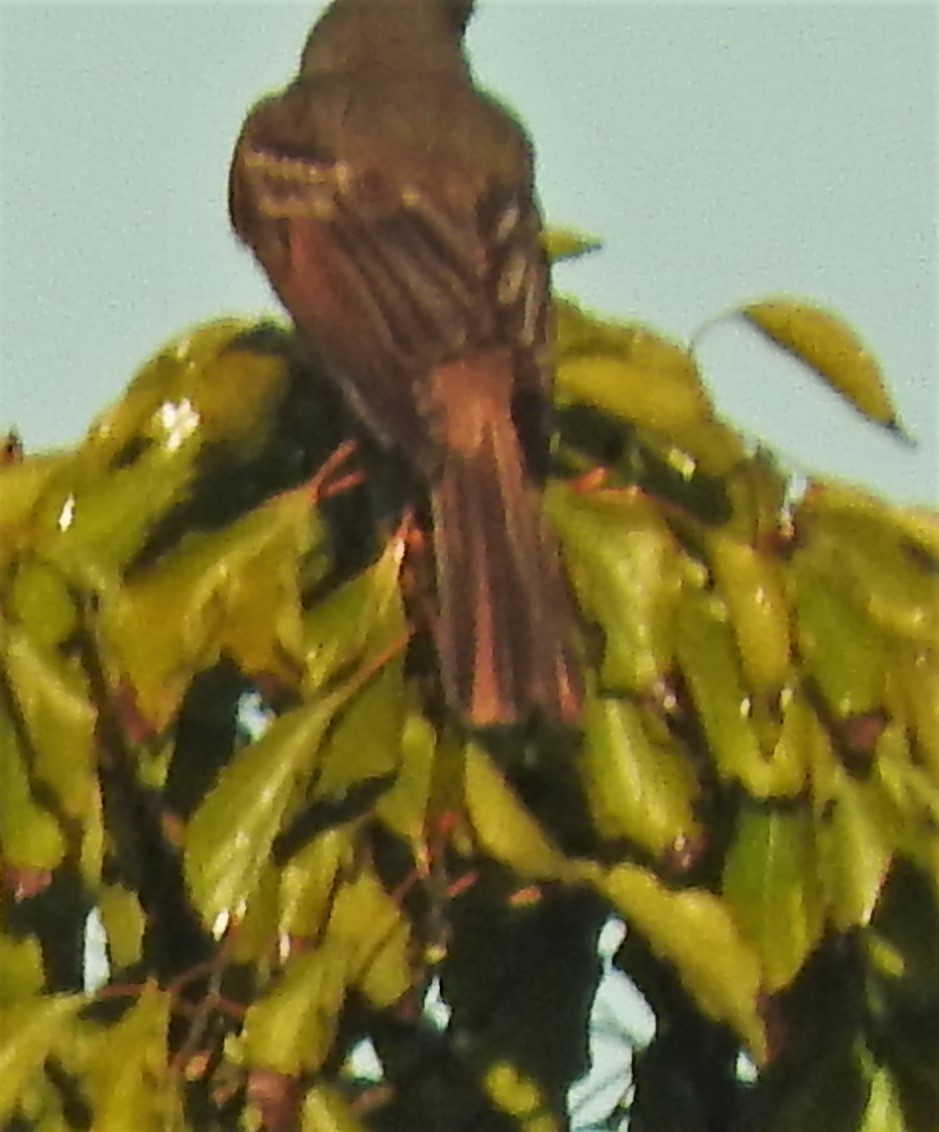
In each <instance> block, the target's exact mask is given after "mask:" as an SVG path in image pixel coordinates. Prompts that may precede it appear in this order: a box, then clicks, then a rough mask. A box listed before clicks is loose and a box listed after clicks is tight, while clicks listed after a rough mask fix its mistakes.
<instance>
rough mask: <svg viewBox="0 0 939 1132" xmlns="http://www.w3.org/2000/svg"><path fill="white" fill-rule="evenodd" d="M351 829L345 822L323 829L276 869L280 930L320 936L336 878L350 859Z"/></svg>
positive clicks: (351, 846)
mask: <svg viewBox="0 0 939 1132" xmlns="http://www.w3.org/2000/svg"><path fill="white" fill-rule="evenodd" d="M353 830H354V827H353V826H351V825H348V824H347V825H343V826H336V827H334V828H332V829H325V830H323V832H322V833H320V834H318V835H317V836H316V837H314V838H313V840H312V841H310V842H309V844H307V845H304V846H303V848H302V849H300V850H299V851H298V852H297V853H294V854H293V856H292V857H291V858H290V860H289V861H288V862H287V863H286V864H285V865H284V866H283V868H282V869H281V870H280V872H279V887H278V895H277V904H278V912H277V924H278V928H279V930H280V931H281V932H283V933H284V934H286V935H289V936H296V937H299V938H301V939H318V938H319V937H320V935H321V933H322V931H323V927H324V925H325V922H326V919H327V917H328V915H329V912H330V909H331V898H332V895H333V891H334V889H335V887H336V884H337V881H338V878H339V876H340V875H341V873H342V872H344V871H345V870H346V869H347V868H349V867H351V865H352V862H353V859H354V855H355V843H354V835H353Z"/></svg>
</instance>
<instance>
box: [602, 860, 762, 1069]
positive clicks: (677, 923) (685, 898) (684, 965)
mask: <svg viewBox="0 0 939 1132" xmlns="http://www.w3.org/2000/svg"><path fill="white" fill-rule="evenodd" d="M595 883H596V885H597V887H598V888H599V889H600V891H601V892H603V893H605V894H606V896H607V897H608V898H609V899H610V901H611V902H612V904H613V906H614V907H615V908H616V910H617V911H618V913H619V914H620V915H621V916H622V917H623V918H624V919H625V920H626V922H627V923H628V924H630V926H631V927H633V928H634V929H635V930H636V931H638V932H641V933H642V935H643V936H645V938H646V939H647V940H648V941H649V944H650V946H651V947H652V949H653V950H654V951H655V952H656V954H657V955H659V956H660V957H661V958H662V959H664V960H665V961H666V962H668V963H671V964H672V965H673V966H674V967H675V969H676V970H677V972H678V975H679V977H680V979H681V981H682V983H683V984H684V986H685V988H686V989H687V990H688V992H689V993H690V994H691V995H692V996H693V997H694V999H695V1000H696V1002H697V1003H698V1005H699V1006H700V1007H701V1009H702V1010H703V1011H705V1013H707V1014H709V1015H710V1016H711V1017H712V1018H715V1019H717V1020H718V1021H720V1022H726V1023H727V1024H728V1025H729V1026H731V1027H732V1028H733V1029H734V1030H735V1031H736V1032H737V1033H738V1034H739V1035H740V1037H741V1038H742V1039H743V1041H744V1042H745V1043H746V1045H747V1048H748V1049H749V1051H750V1054H751V1056H753V1057H754V1059H755V1060H756V1061H757V1062H761V1061H762V1060H763V1059H764V1057H765V1055H766V1034H765V1030H764V1026H763V1020H762V1018H761V1016H760V1011H759V996H760V992H761V972H760V962H759V960H758V958H757V956H756V953H755V952H754V950H753V947H752V946H751V945H750V944H749V943H747V942H746V940H745V939H744V938H743V936H742V935H741V933H740V929H739V928H738V927H737V925H736V923H735V921H734V919H733V917H732V915H731V913H730V910H729V909H728V907H727V905H726V904H725V903H724V901H722V900H721V899H720V898H719V897H717V896H715V895H714V894H713V893H711V892H707V891H705V890H704V889H700V888H689V889H684V890H680V891H674V892H673V891H670V890H669V889H667V888H666V887H665V886H664V885H663V884H662V882H661V881H660V880H658V878H657V877H655V876H653V875H652V874H651V873H650V872H648V871H646V870H645V869H642V868H640V867H639V866H638V865H632V864H627V863H624V864H620V865H616V866H615V867H614V868H612V869H609V870H608V871H606V872H605V873H600V874H597V876H596V879H595Z"/></svg>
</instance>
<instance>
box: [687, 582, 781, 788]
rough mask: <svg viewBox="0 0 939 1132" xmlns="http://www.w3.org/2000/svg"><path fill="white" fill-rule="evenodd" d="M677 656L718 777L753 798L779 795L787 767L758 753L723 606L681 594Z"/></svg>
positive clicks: (705, 596)
mask: <svg viewBox="0 0 939 1132" xmlns="http://www.w3.org/2000/svg"><path fill="white" fill-rule="evenodd" d="M678 658H679V661H680V662H681V667H682V671H683V673H684V676H685V680H686V681H687V683H688V687H689V688H690V690H691V695H692V698H693V700H694V704H695V708H696V709H697V711H698V714H699V715H700V717H701V722H702V724H703V726H704V731H705V734H706V736H707V740H708V748H709V750H710V754H711V758H712V759H713V760H714V763H715V765H716V766H717V769H718V770H719V771H720V773H721V775H722V777H724V778H728V779H736V780H738V781H739V782H741V783H742V784H743V786H744V787H745V788H746V790H747V791H748V792H749V793H750V794H752V795H753V796H754V797H755V798H767V797H771V796H772V795H774V794H776V793H783V792H785V791H786V789H787V788H788V785H789V780H790V778H791V768H790V767H789V766H788V765H786V764H784V763H783V764H779V765H777V764H775V763H774V762H773V760H772V759H771V758H767V757H766V756H765V755H764V754H763V752H762V750H761V749H760V744H759V741H758V739H757V734H756V731H755V729H754V727H753V724H752V721H751V718H750V707H751V704H750V698H749V696H748V694H747V692H746V690H745V689H744V686H743V678H742V674H741V670H740V663H739V661H738V658H737V646H736V641H735V640H734V636H733V632H732V630H731V628H730V625H729V623H728V620H727V611H726V607H725V605H724V604H723V602H722V601H721V600H720V599H719V598H718V597H716V596H715V595H713V594H709V593H706V592H704V591H691V590H687V591H686V592H685V596H684V600H683V602H682V605H681V609H680V611H679V620H678Z"/></svg>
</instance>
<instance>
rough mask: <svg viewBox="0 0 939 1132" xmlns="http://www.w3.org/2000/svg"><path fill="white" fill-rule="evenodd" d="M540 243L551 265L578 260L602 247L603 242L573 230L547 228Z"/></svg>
mask: <svg viewBox="0 0 939 1132" xmlns="http://www.w3.org/2000/svg"><path fill="white" fill-rule="evenodd" d="M541 243H542V246H543V247H544V250H545V255H546V256H547V257H548V259H549V261H550V262H551V263H559V262H560V261H561V260H566V259H578V258H579V257H580V256H582V255H586V254H587V253H588V252H595V251H597V250H598V249H599V248H602V247H603V241H602V240H598V239H597V237H596V236H586V235H584V234H583V233H582V232H576V231H574V229H573V228H555V227H551V228H548V229H546V230H545V231H544V233H543V234H542V237H541Z"/></svg>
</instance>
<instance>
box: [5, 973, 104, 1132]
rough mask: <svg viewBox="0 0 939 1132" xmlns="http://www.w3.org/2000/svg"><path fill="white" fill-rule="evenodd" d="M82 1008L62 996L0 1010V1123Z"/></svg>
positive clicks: (77, 999)
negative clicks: (64, 1029) (68, 1024)
mask: <svg viewBox="0 0 939 1132" xmlns="http://www.w3.org/2000/svg"><path fill="white" fill-rule="evenodd" d="M84 1005H85V1000H84V999H83V998H82V997H81V996H79V995H64V994H63V995H53V996H47V997H45V998H37V999H31V1000H30V1001H29V1002H22V1003H17V1004H16V1005H15V1006H3V1007H0V1123H5V1122H6V1120H7V1119H8V1118H9V1117H10V1116H11V1115H12V1114H13V1112H14V1110H15V1108H16V1105H17V1102H18V1100H19V1097H20V1095H21V1093H22V1091H23V1089H24V1088H25V1087H26V1086H27V1085H28V1084H29V1081H30V1078H31V1077H32V1075H33V1074H34V1073H35V1072H36V1070H37V1069H38V1068H39V1067H40V1066H41V1065H42V1063H43V1062H44V1061H45V1060H46V1058H47V1057H48V1055H49V1052H50V1051H51V1050H52V1048H53V1047H54V1045H55V1043H56V1042H57V1041H58V1040H59V1039H61V1038H62V1036H63V1028H64V1027H65V1025H66V1024H67V1023H68V1022H69V1021H70V1020H71V1018H72V1017H73V1016H74V1015H75V1014H77V1013H78V1011H79V1010H81V1008H82V1007H83V1006H84Z"/></svg>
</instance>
